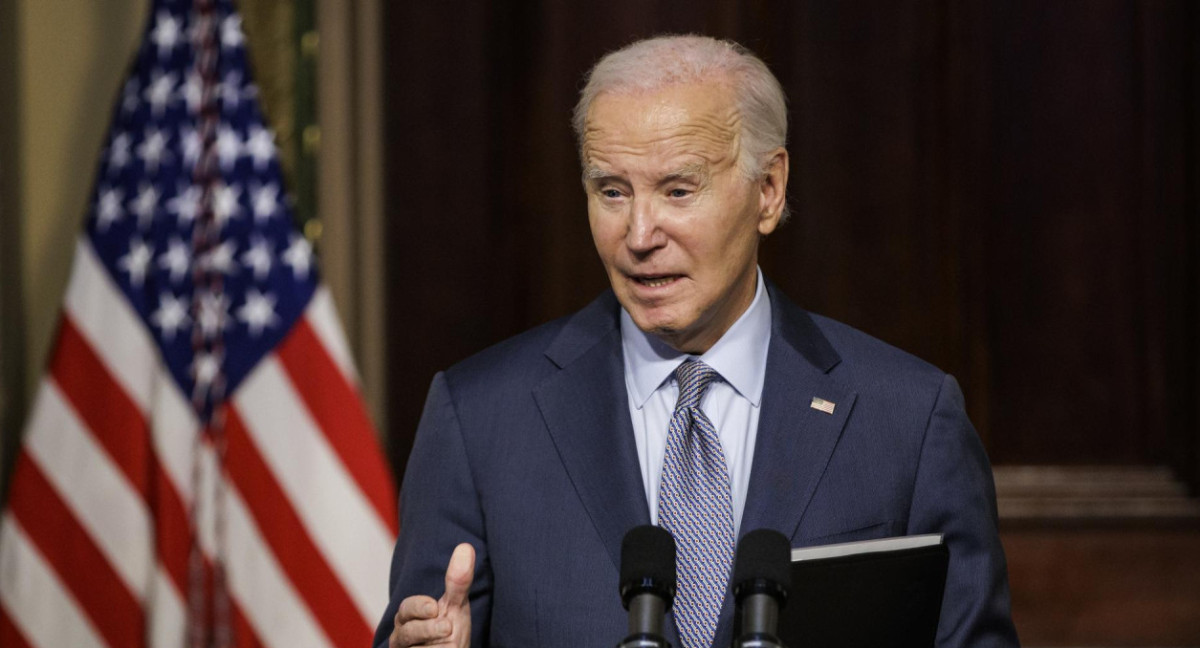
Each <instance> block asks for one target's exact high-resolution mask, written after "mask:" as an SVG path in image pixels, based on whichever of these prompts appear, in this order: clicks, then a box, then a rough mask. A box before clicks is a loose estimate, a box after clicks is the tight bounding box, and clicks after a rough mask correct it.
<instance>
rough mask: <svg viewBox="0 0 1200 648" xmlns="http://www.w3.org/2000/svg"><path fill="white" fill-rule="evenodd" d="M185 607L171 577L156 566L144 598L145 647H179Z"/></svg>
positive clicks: (183, 630)
mask: <svg viewBox="0 0 1200 648" xmlns="http://www.w3.org/2000/svg"><path fill="white" fill-rule="evenodd" d="M186 610H187V608H186V607H185V606H184V603H183V597H182V596H181V595H180V593H179V590H178V589H176V588H175V584H174V583H173V582H171V576H170V575H169V574H168V573H167V572H166V570H164V569H163V568H162V566H161V565H159V569H158V571H157V572H156V573H155V575H154V586H153V587H152V588H151V590H150V594H149V596H147V599H146V624H147V625H148V627H147V629H146V640H147V648H180V647H181V646H183V645H184V639H185V638H186V635H187V612H186Z"/></svg>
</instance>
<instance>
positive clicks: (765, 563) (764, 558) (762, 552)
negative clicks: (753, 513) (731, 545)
mask: <svg viewBox="0 0 1200 648" xmlns="http://www.w3.org/2000/svg"><path fill="white" fill-rule="evenodd" d="M791 576H792V547H791V544H790V543H789V542H788V539H787V537H786V536H784V535H783V534H782V533H780V532H778V531H775V530H772V529H755V530H753V531H751V532H749V533H747V534H746V535H745V537H743V538H742V541H741V542H739V543H738V547H737V559H736V560H735V561H734V565H733V583H734V585H735V587H736V586H739V585H741V584H743V583H748V582H751V581H755V580H765V581H768V582H771V583H775V584H776V585H778V586H779V587H782V588H783V589H784V590H785V591H786V590H787V589H788V588H790V587H791V582H792V577H791Z"/></svg>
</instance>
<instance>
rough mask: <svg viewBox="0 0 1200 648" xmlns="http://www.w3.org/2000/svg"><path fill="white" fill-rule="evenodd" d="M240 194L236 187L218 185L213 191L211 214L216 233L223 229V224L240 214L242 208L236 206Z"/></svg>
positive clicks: (238, 188)
mask: <svg viewBox="0 0 1200 648" xmlns="http://www.w3.org/2000/svg"><path fill="white" fill-rule="evenodd" d="M241 194H242V189H241V187H239V186H237V185H232V186H230V185H218V186H217V187H216V188H215V189H213V194H212V213H213V220H215V221H216V225H217V230H218V231H219V230H221V229H224V227H225V223H228V222H229V221H230V220H232V219H233V218H235V217H236V216H237V215H238V214H240V213H241V212H242V207H241V205H239V204H238V198H239V196H241Z"/></svg>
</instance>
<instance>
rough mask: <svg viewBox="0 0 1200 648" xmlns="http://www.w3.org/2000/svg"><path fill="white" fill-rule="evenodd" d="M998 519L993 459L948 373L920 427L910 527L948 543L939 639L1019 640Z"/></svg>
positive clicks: (957, 643)
mask: <svg viewBox="0 0 1200 648" xmlns="http://www.w3.org/2000/svg"><path fill="white" fill-rule="evenodd" d="M997 527H998V521H997V515H996V492H995V485H994V484H993V481H992V470H991V466H990V465H989V463H988V459H987V455H986V454H985V453H984V449H983V445H982V444H981V443H980V441H979V437H978V435H977V434H976V433H975V428H974V427H973V426H972V425H971V422H970V420H968V419H967V413H966V410H965V408H964V405H963V396H962V391H961V390H960V389H959V387H958V383H957V381H955V380H954V378H953V377H951V376H949V375H947V376H946V377H945V379H944V380H943V382H942V386H941V389H940V392H939V394H938V397H937V401H936V403H935V404H934V408H933V412H932V414H931V415H930V419H929V423H928V426H927V429H926V431H925V439H924V442H923V444H922V448H921V458H920V463H919V465H918V467H917V478H916V484H915V487H914V492H913V499H912V510H911V511H910V513H909V529H908V532H909V533H910V534H920V533H943V534H945V539H946V544H947V546H948V548H949V550H950V566H949V569H948V571H947V574H946V593H945V597H944V599H943V601H942V615H941V620H940V623H939V625H938V640H937V645H938V646H939V647H944V648H950V647H954V648H959V647H971V648H975V647H978V648H985V647H986V648H991V647H1000V646H1017V645H1018V642H1017V634H1016V630H1015V628H1014V627H1013V624H1012V616H1011V611H1010V601H1009V591H1008V574H1007V567H1006V564H1005V560H1004V550H1003V548H1002V547H1001V546H1000V536H999V531H998V528H997Z"/></svg>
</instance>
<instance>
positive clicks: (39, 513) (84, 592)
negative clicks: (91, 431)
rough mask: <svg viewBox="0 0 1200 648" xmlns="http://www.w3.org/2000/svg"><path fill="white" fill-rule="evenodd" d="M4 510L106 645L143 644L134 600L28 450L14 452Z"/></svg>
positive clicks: (137, 603)
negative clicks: (61, 579)
mask: <svg viewBox="0 0 1200 648" xmlns="http://www.w3.org/2000/svg"><path fill="white" fill-rule="evenodd" d="M12 491H13V493H20V494H21V495H22V496H21V497H14V498H11V501H10V502H9V510H10V511H11V512H12V515H13V517H14V518H15V519H16V521H17V523H19V524H20V525H21V528H22V529H24V530H25V533H26V534H27V536H28V537H29V539H30V540H31V541H32V542H33V543H34V544H35V545H37V547H38V551H39V553H40V554H41V555H42V556H43V557H44V558H45V560H46V563H47V565H48V566H49V567H50V568H51V569H53V570H54V572H55V573H57V574H59V575H60V576H62V575H67V576H69V578H68V579H67V580H66V586H67V589H68V591H69V592H70V595H71V598H73V599H74V600H75V601H76V602H77V603H78V604H79V607H80V608H81V611H82V612H83V613H84V614H86V615H87V617H88V618H89V619H91V622H92V624H93V625H94V626H95V628H96V629H97V630H98V631H99V632H100V635H101V636H103V637H104V640H105V641H106V642H107V643H108V645H110V646H128V647H129V648H136V647H137V646H142V645H144V643H143V637H142V622H143V618H142V608H141V603H140V601H138V600H137V598H135V597H134V595H133V594H132V593H131V592H130V591H129V588H127V587H126V586H125V583H123V582H122V579H121V577H120V576H119V575H117V572H116V571H115V570H114V569H113V567H112V564H111V563H110V562H109V560H108V558H107V556H105V555H104V553H103V552H102V551H100V549H99V548H97V547H96V545H95V544H94V543H93V542H92V539H91V537H90V534H89V533H88V531H87V529H85V528H84V527H83V526H82V525H81V524H80V523H79V521H78V520H77V519H76V518H75V516H74V515H73V514H72V512H71V510H70V508H69V507H68V506H67V504H66V503H65V502H63V500H62V498H60V497H59V495H58V493H57V491H56V490H55V488H54V487H53V486H51V485H50V482H49V481H47V479H46V477H45V475H44V474H43V473H42V471H41V470H40V469H39V468H38V466H37V465H36V464H35V463H34V462H33V460H32V459H31V458H30V456H29V454H28V453H25V452H22V453H21V454H19V455H18V456H17V464H16V467H15V468H14V470H13V476H12Z"/></svg>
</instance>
